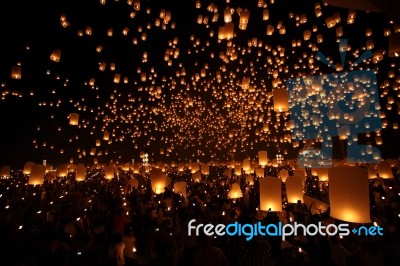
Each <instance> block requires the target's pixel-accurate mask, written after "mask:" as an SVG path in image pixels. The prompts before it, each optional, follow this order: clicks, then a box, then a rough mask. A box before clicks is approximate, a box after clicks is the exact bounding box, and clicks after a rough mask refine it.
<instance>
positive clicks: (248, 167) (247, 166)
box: [243, 159, 251, 174]
mask: <svg viewBox="0 0 400 266" xmlns="http://www.w3.org/2000/svg"><path fill="white" fill-rule="evenodd" d="M243 171H244V172H245V173H246V174H248V173H250V171H251V164H250V160H249V159H244V160H243Z"/></svg>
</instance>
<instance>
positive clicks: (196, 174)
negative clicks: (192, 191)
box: [192, 170, 201, 183]
mask: <svg viewBox="0 0 400 266" xmlns="http://www.w3.org/2000/svg"><path fill="white" fill-rule="evenodd" d="M192 179H193V181H194V182H196V183H200V182H201V173H200V171H199V170H198V171H196V172H194V173H193V174H192Z"/></svg>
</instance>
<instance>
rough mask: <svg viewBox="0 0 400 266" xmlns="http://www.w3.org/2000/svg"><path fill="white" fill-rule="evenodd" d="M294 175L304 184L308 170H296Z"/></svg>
mask: <svg viewBox="0 0 400 266" xmlns="http://www.w3.org/2000/svg"><path fill="white" fill-rule="evenodd" d="M293 175H295V176H298V177H300V178H301V180H302V181H303V183H302V184H304V182H305V181H306V170H305V169H299V168H298V169H296V170H294V173H293Z"/></svg>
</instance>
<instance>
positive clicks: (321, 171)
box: [311, 168, 329, 181]
mask: <svg viewBox="0 0 400 266" xmlns="http://www.w3.org/2000/svg"><path fill="white" fill-rule="evenodd" d="M328 169H329V168H315V169H312V171H311V172H312V175H315V176H318V179H319V181H328V180H329V175H328Z"/></svg>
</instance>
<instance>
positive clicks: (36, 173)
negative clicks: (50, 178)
mask: <svg viewBox="0 0 400 266" xmlns="http://www.w3.org/2000/svg"><path fill="white" fill-rule="evenodd" d="M45 174H46V166H44V165H41V164H34V165H32V168H31V174H30V176H29V179H28V184H29V185H42V184H43V181H44V176H45Z"/></svg>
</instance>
